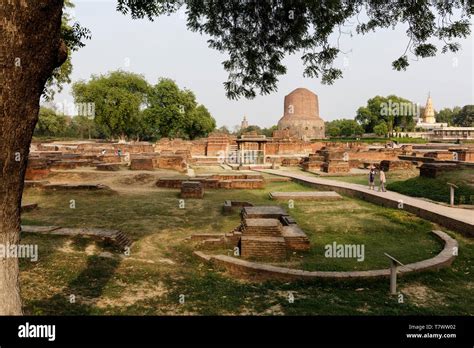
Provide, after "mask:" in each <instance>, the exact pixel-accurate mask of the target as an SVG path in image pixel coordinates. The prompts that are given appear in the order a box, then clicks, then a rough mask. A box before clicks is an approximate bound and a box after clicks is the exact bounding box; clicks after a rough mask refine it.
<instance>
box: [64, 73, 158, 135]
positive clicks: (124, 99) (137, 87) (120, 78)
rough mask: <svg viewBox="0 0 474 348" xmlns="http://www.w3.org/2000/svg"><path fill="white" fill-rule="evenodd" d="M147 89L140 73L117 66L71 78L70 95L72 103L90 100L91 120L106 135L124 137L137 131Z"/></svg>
mask: <svg viewBox="0 0 474 348" xmlns="http://www.w3.org/2000/svg"><path fill="white" fill-rule="evenodd" d="M149 89H150V87H149V85H148V82H147V81H146V80H145V79H144V78H143V76H141V75H138V74H134V73H131V72H125V71H120V70H118V71H113V72H110V73H108V74H106V75H99V76H96V75H92V77H91V80H90V81H89V82H85V81H79V82H75V83H74V84H73V86H72V95H73V96H74V101H75V102H76V103H93V104H94V106H95V118H94V119H95V122H96V123H97V125H98V126H99V128H100V131H101V132H102V133H103V134H104V135H105V136H106V137H108V138H110V137H111V138H117V137H120V138H122V139H124V138H125V137H127V136H128V137H133V136H136V134H137V132H138V131H139V128H140V117H141V108H142V107H143V106H144V105H145V103H146V100H147V94H148V92H149Z"/></svg>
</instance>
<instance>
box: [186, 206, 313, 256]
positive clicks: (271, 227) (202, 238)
mask: <svg viewBox="0 0 474 348" xmlns="http://www.w3.org/2000/svg"><path fill="white" fill-rule="evenodd" d="M240 203H242V205H240V204H238V203H237V205H240V206H243V208H242V210H241V223H240V225H239V226H238V227H237V228H235V230H234V231H232V232H230V233H226V234H224V235H215V234H195V235H193V236H191V237H190V239H191V240H194V241H199V247H200V248H215V247H222V246H225V247H230V248H236V247H238V248H239V251H240V256H241V257H242V258H245V259H251V260H272V261H282V260H285V259H286V258H287V256H288V254H289V253H290V252H293V251H306V250H309V248H310V241H309V239H308V237H307V236H306V234H305V233H304V232H303V230H301V228H299V226H298V225H297V223H296V221H295V220H293V218H291V216H289V215H288V213H287V212H286V211H285V210H284V209H283V208H281V207H279V206H252V205H249V204H250V203H248V202H240ZM227 205H228V206H231V204H229V203H228V204H227Z"/></svg>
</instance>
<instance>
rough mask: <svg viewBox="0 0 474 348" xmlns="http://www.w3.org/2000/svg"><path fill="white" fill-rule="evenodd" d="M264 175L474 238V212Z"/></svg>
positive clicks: (359, 187)
mask: <svg viewBox="0 0 474 348" xmlns="http://www.w3.org/2000/svg"><path fill="white" fill-rule="evenodd" d="M254 170H255V171H258V172H261V173H268V174H273V175H279V176H284V177H288V178H291V179H293V181H295V182H299V183H301V184H304V185H309V186H313V187H317V188H319V189H324V190H328V191H336V192H338V193H341V194H344V195H347V196H352V197H356V198H360V199H363V200H366V201H368V202H372V203H376V204H379V205H382V206H386V207H390V208H398V209H403V210H406V211H408V212H410V213H413V214H415V215H417V216H419V217H421V218H423V219H426V220H429V221H432V222H435V223H437V224H439V225H441V226H443V227H446V228H449V229H451V230H453V231H457V232H460V233H462V234H463V235H465V236H467V237H471V238H472V237H474V211H471V210H467V209H460V208H451V207H445V206H442V205H439V204H436V203H431V202H427V201H425V200H422V199H419V198H415V197H409V196H405V195H402V194H400V193H397V192H393V191H387V192H378V191H372V190H369V189H368V187H367V186H363V185H358V184H351V183H347V182H342V181H336V180H330V179H323V178H318V177H315V176H309V175H304V174H299V173H294V172H290V171H285V170H275V169H254Z"/></svg>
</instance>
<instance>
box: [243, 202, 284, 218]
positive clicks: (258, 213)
mask: <svg viewBox="0 0 474 348" xmlns="http://www.w3.org/2000/svg"><path fill="white" fill-rule="evenodd" d="M286 215H288V213H287V212H286V211H285V209H283V208H281V207H278V206H273V205H268V206H259V207H244V208H243V209H242V216H243V217H244V218H253V219H256V218H266V219H279V218H280V216H286Z"/></svg>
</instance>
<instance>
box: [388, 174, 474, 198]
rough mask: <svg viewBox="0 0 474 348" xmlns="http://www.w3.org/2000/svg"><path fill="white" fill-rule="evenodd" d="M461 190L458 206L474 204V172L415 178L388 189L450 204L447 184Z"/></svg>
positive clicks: (458, 196)
mask: <svg viewBox="0 0 474 348" xmlns="http://www.w3.org/2000/svg"><path fill="white" fill-rule="evenodd" d="M448 182H449V183H453V184H455V185H457V186H458V187H459V188H458V189H456V190H455V195H454V201H455V203H456V204H474V171H472V170H460V171H457V172H447V173H443V174H441V175H440V176H439V177H437V178H425V177H415V178H411V179H408V180H405V181H398V182H392V183H389V184H388V185H387V188H388V189H389V190H392V191H396V192H399V193H402V194H405V195H408V196H412V197H425V198H428V199H431V200H434V201H438V202H444V203H449V200H450V188H449V186H448V185H447V183H448Z"/></svg>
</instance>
